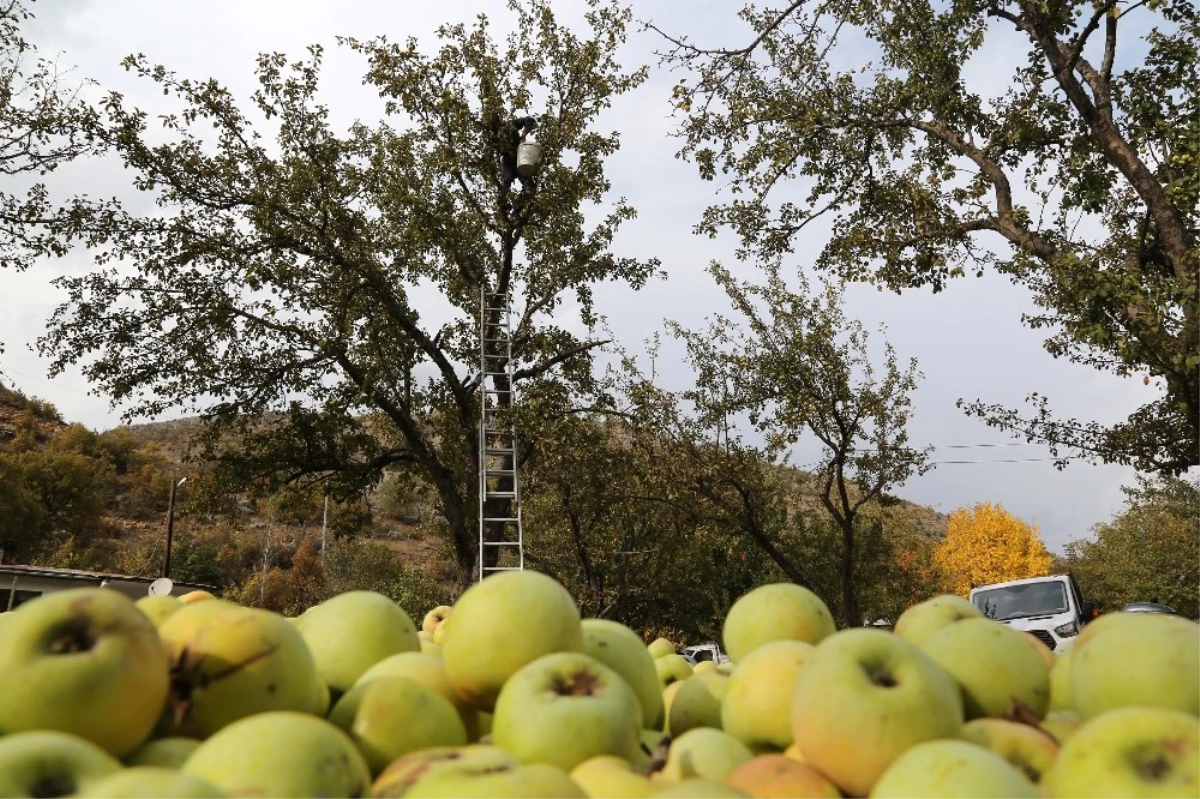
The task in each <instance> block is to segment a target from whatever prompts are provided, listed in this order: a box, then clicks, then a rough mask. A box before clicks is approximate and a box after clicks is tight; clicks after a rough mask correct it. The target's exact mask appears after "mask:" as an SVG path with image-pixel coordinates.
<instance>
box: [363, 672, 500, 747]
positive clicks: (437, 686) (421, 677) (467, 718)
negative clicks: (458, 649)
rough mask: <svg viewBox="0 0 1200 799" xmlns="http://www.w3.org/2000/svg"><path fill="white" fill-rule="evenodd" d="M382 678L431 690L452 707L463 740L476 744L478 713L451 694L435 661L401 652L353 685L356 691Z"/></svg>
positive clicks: (454, 694)
mask: <svg viewBox="0 0 1200 799" xmlns="http://www.w3.org/2000/svg"><path fill="white" fill-rule="evenodd" d="M385 676H391V677H407V678H409V679H410V680H415V681H417V682H419V683H421V685H424V686H425V687H426V688H431V689H433V691H434V692H436V693H438V694H440V695H441V696H442V697H444V698H445V699H446V700H447V701H448V702H450V704H452V705H454V709H455V710H457V711H458V716H459V718H460V719H461V720H462V723H463V730H465V731H466V733H467V740H470V741H477V740H479V736H480V735H481V734H482V732H481V730H482V722H481V720H480V713H479V711H478V710H476V709H475V708H473V707H471V706H470V705H469V704H467V703H466V701H464V700H463V698H462V697H461V696H459V695H458V694H457V693H456V692H455V690H454V686H452V685H450V678H449V677H447V676H446V666H445V664H443V663H442V661H441V660H440V659H439V658H435V657H432V656H430V655H426V654H424V653H421V652H401V653H400V654H398V655H392V656H391V657H387V658H384V659H383V660H381V661H379V662H378V663H376V664H375V665H374V666H372V667H371V668H369V669H367V670H366V671H365V672H363V675H362V676H361V677H359V678H358V682H356V683H355V684H354V685H355V686H356V687H357V686H359V685H362V684H363V683H365V682H367V681H368V680H372V679H374V678H375V677H385Z"/></svg>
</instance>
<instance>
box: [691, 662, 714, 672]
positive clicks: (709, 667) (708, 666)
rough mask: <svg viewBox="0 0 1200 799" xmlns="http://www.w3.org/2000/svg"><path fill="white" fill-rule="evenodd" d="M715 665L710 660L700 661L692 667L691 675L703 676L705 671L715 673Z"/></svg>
mask: <svg viewBox="0 0 1200 799" xmlns="http://www.w3.org/2000/svg"><path fill="white" fill-rule="evenodd" d="M716 670H717V664H716V663H713V662H712V661H711V660H702V661H700V662H699V663H697V664H696V665H695V666H692V674H703V673H704V672H706V671H716Z"/></svg>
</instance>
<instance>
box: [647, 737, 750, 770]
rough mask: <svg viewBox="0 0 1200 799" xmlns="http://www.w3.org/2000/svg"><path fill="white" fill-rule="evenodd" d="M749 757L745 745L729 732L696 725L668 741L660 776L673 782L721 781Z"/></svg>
mask: <svg viewBox="0 0 1200 799" xmlns="http://www.w3.org/2000/svg"><path fill="white" fill-rule="evenodd" d="M753 757H754V754H753V753H752V752H751V751H750V750H749V749H747V748H746V746H745V744H743V743H742V742H741V741H739V740H738V739H737V738H734V737H733V736H732V735H729V734H727V733H724V732H721V731H720V730H714V729H712V728H711V727H696V728H695V729H692V730H688V731H687V732H685V733H684V734H683V735H680V736H679V737H678V738H675V739H674V740H672V741H671V748H670V749H669V750H668V751H667V763H666V765H664V766H663V768H662V771H661V772H660V775H661V777H662V778H664V779H668V780H675V781H676V782H678V781H680V780H687V779H692V778H694V777H699V778H700V779H705V780H723V779H725V777H726V776H727V775H728V774H729V772H731V771H733V770H734V769H735V768H737V767H738V766H740V765H741V764H743V763H745V762H746V761H747V760H750V759H752V758H753Z"/></svg>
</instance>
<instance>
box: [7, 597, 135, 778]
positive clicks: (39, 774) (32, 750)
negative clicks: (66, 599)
mask: <svg viewBox="0 0 1200 799" xmlns="http://www.w3.org/2000/svg"><path fill="white" fill-rule="evenodd" d="M36 601H37V600H32V601H31V602H30V603H29V604H30V605H32V604H33V602H36ZM131 604H132V603H131ZM21 612H22V613H23V612H24V608H22V610H21ZM120 770H121V761H119V760H117V759H116V758H115V757H113V756H112V755H110V754H109V753H108V752H105V751H104V750H103V749H101V748H100V747H98V746H96V745H95V744H94V743H92V742H91V741H86V740H84V739H83V738H80V737H78V736H75V735H69V734H67V733H65V732H54V731H50V730H37V731H34V732H16V733H11V734H8V735H5V736H3V737H0V796H30V797H42V796H45V797H55V796H72V795H74V794H75V793H76V792H77V791H79V790H80V789H81V788H82V787H83V786H85V785H86V784H88V783H90V782H91V781H93V780H97V779H100V778H102V777H106V776H108V775H109V774H115V773H116V772H118V771H120Z"/></svg>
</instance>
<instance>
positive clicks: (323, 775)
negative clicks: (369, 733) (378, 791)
mask: <svg viewBox="0 0 1200 799" xmlns="http://www.w3.org/2000/svg"><path fill="white" fill-rule="evenodd" d="M182 771H183V773H185V774H192V775H195V776H197V777H200V778H202V779H206V780H208V781H209V782H211V783H212V784H213V785H215V786H217V787H218V788H220V789H221V790H222V791H225V792H226V793H227V794H229V795H231V796H325V797H358V796H367V795H368V794H369V793H370V790H371V771H370V769H368V768H367V764H366V761H364V760H363V757H362V755H361V754H359V752H358V749H356V748H355V746H354V742H353V741H351V740H350V738H349V736H347V735H346V733H344V732H342V731H341V730H340V729H338V728H337V727H336V726H335V725H333V724H331V723H330V722H328V721H325V720H324V719H319V718H317V717H316V716H310V715H307V714H304V713H293V712H290V711H270V712H266V713H259V714H257V715H254V716H250V717H248V718H244V719H241V720H240V721H235V722H233V723H232V724H230V725H228V726H227V727H224V728H222V729H221V730H220V731H219V732H217V733H216V734H215V735H213V736H212V737H211V738H209V739H208V740H206V741H205V742H204V743H202V744H200V747H199V748H198V749H197V750H196V751H195V752H194V753H193V754H192V756H191V757H189V758H188V761H187V762H186V763H184V764H183V769H182Z"/></svg>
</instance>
